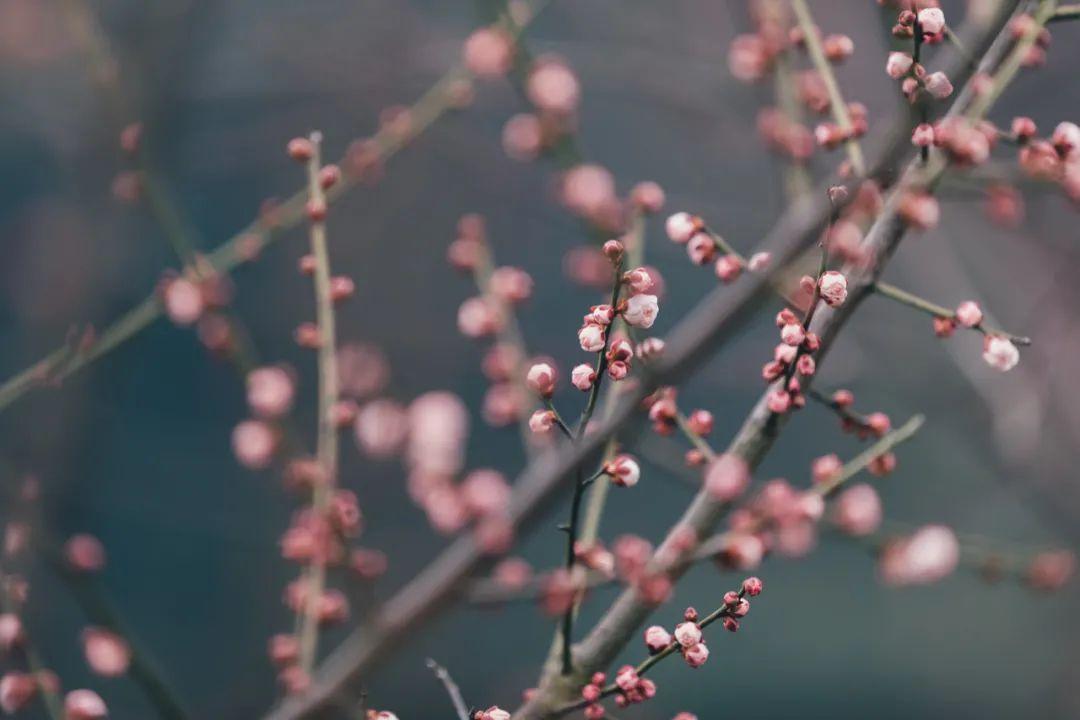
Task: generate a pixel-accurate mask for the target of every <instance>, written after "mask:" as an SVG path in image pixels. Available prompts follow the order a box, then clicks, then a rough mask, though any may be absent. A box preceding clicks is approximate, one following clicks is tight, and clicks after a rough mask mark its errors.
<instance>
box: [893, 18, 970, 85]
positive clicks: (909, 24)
mask: <svg viewBox="0 0 1080 720" xmlns="http://www.w3.org/2000/svg"><path fill="white" fill-rule="evenodd" d="M946 32H947V30H946V24H945V14H944V13H943V12H942V11H941V9H940V8H937V7H928V8H923V9H922V10H920V11H919V12H918V14H916V13H915V12H913V11H911V10H902V11H901V12H900V15H899V17H898V18H897V23H896V25H895V26H894V27H893V35H894V36H896V37H901V38H915V43H916V46H918V45H920V44H924V43H925V44H934V43H938V42H941V41H942V40H943V39H944V38H945V34H946ZM916 35H917V37H916ZM885 72H886V73H887V74H888V76H889V77H891V78H893V79H894V80H899V81H900V89H901V91H902V92H903V93H904V96H905V97H907V98H908V99H909V100H910V101H911V102H915V101H916V100H917V99H918V97H919V95H920V92H921V91H925V92H926V93H927V94H929V95H930V96H931V97H934V98H936V99H938V100H943V99H945V98H947V97H949V96H950V95H952V92H953V85H952V82H950V81H949V77H948V76H947V75H946V74H945V73H943V72H934V73H928V72H927V71H926V68H925V67H923V66H922V65H921V64H920V63H917V62H915V58H914V57H912V56H911V55H909V54H908V53H905V52H899V51H896V52H891V53H889V57H888V59H887V60H886V62H885Z"/></svg>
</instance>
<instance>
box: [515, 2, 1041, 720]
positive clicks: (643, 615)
mask: <svg viewBox="0 0 1080 720" xmlns="http://www.w3.org/2000/svg"><path fill="white" fill-rule="evenodd" d="M1008 15H1009V13H1007V12H1001V13H999V15H998V17H997V18H996V19H995V22H994V23H992V25H991V27H990V29H989V30H990V31H989V32H986V33H985V34H984V35H983V37H981V38H980V39H979V41H978V42H977V43H975V44H976V46H978V47H979V48H980V54H981V53H983V52H985V53H986V57H984V61H983V63H982V66H983V68H984V69H987V68H992V67H996V66H997V64H998V60H999V58H1001V57H1005V61H1004V64H1003V68H1004V69H1005V70H1004V72H1005V77H1011V75H1010V74H1009V68H1010V67H1011V65H1012V61H1013V59H1014V57H1015V55H1014V54H1015V52H1017V51H1019V50H1024V49H1025V48H1024V47H1023V42H1021V43H1018V44H1017V47H1016V48H1014V51H1013V52H1014V54H1010V55H1008V56H1006V53H1007V51H1008V50H1009V47H1010V45H1011V43H1010V42H1009V37H1008V33H1007V32H1002V33H1001V34H1000V35H999V36H998V37H997V40H996V42H994V43H993V45H991V41H992V40H993V38H994V37H995V35H997V34H998V32H999V31H1000V30H1001V28H1002V27H1004V24H1005V21H1006V19H1007V17H1008ZM960 72H961V73H962V72H963V70H961V71H960ZM956 75H957V74H954V76H956ZM972 95H973V93H972V91H971V89H970V86H968V87H966V88H965V90H964V92H962V93H961V94H960V96H959V97H958V98H957V100H956V102H955V103H954V104H953V106H952V108H951V110H950V114H951V115H954V116H955V115H960V114H961V112H969V113H970V111H969V108H968V101H969V98H971V97H972ZM975 107H976V108H977V113H976V114H981V113H982V112H984V111H985V109H986V108H987V107H989V106H988V105H983V104H979V105H976V106H975ZM944 168H945V163H944V161H943V160H941V159H940V158H937V159H936V162H932V163H929V164H923V163H920V162H919V161H917V160H913V161H911V162H910V163H909V164H908V167H907V169H906V170H905V172H904V174H903V175H902V177H901V179H900V181H899V183H898V184H897V187H896V188H894V190H893V191H892V192H891V193H890V194H889V197H888V199H887V201H886V203H885V206H884V209H883V211H882V214H881V215H880V216H879V218H878V219H877V220H876V221H875V223H874V225H873V226H872V227H871V229H870V230H869V232H868V233H867V236H866V239H865V242H864V249H865V250H866V251H867V257H868V258H869V262H867V263H866V264H865V266H861V267H852V268H848V293H849V294H848V299H847V302H846V303H844V304H843V305H842V306H840V307H837V308H833V307H828V306H826V307H822V308H821V309H820V311H819V312H817V313H816V315H815V317H814V319H813V323H812V325H811V329H812V330H813V331H814V332H815V333H816V334H817V335H818V337H819V338H820V339H821V348H820V350H819V354H818V361H819V363H820V362H821V360H822V359H823V358H824V356H825V355H826V354H827V352H828V350H829V348H830V347H831V345H832V343H833V341H834V339H835V338H836V336H837V333H838V332H839V331H840V329H841V328H842V327H843V326H844V325H845V324H846V322H847V320H848V319H850V317H851V316H852V314H853V313H854V312H855V310H856V309H857V308H858V306H859V304H860V303H861V301H862V300H863V299H864V298H865V297H866V296H867V295H868V294H869V292H870V291H871V288H872V286H873V283H874V282H875V281H876V279H877V277H878V275H880V273H881V271H882V270H883V269H884V267H885V266H886V265H887V263H888V261H889V259H890V257H891V256H892V254H893V252H894V251H895V250H896V247H897V246H898V245H899V243H900V240H901V239H902V238H903V235H904V232H905V230H906V226H905V224H904V222H903V220H902V219H901V217H900V213H899V205H900V203H901V201H902V199H903V197H904V194H905V193H906V192H908V191H909V190H910V189H912V188H929V187H932V186H933V184H934V182H935V181H936V179H937V178H938V177H939V176H940V175H941V174H942V172H943V171H944ZM785 264H786V263H785ZM807 381H808V382H809V378H808V379H807ZM777 386H779V382H778V383H777ZM771 389H772V388H771V387H770V388H769V389H768V390H766V392H765V393H764V394H763V395H762V397H761V399H760V400H759V401H758V403H757V405H756V406H755V407H754V409H753V410H752V411H751V413H750V415H749V416H748V417H747V419H746V420H745V422H744V423H743V426H742V428H741V429H740V431H739V432H738V434H737V435H736V436H735V439H734V440H733V441H732V443H731V444H730V445H729V447H728V449H727V452H728V453H730V454H732V455H734V456H738V457H739V458H741V459H742V460H743V461H745V462H746V464H747V465H748V466H749V467H750V468H751V469H752V468H754V467H756V466H757V465H758V463H760V462H761V460H762V459H763V458H764V456H765V454H766V453H767V452H768V450H769V449H770V448H771V447H772V444H773V442H774V441H775V439H776V437H777V436H778V434H779V431H780V428H781V426H782V425H783V424H784V422H785V421H786V419H787V416H786V415H777V414H775V413H773V412H771V411H770V410H769V408H768V404H767V397H768V394H769V391H770V390H771ZM727 509H728V505H727V504H726V503H722V502H719V501H717V500H715V499H714V498H712V497H711V496H710V494H709V493H708V492H707V491H706V490H705V489H702V490H700V491H699V492H698V493H697V495H696V496H695V498H694V500H693V501H692V502H691V504H690V506H689V508H688V509H687V510H686V512H685V513H684V514H683V516H682V517H681V518H680V519H679V521H678V522H677V523H676V524H675V525H674V526H673V531H672V533H671V534H669V536H668V538H667V539H666V540H665V541H664V543H663V544H662V545H661V546H660V548H659V549H658V550H657V552H656V554H655V555H654V557H653V560H652V561H651V563H650V568H651V570H652V571H654V572H663V573H665V574H667V575H668V576H669V577H671V578H672V580H677V579H678V578H679V577H680V576H681V575H682V574H683V573H684V572H685V571H686V570H687V568H688V567H689V565H690V563H691V562H692V560H693V557H692V556H688V555H686V554H680V553H677V552H673V549H674V547H676V544H677V543H678V541H679V538H680V537H681V536H682V535H683V533H684V532H685V531H686V530H687V529H689V530H691V531H693V532H694V533H695V534H696V535H697V537H706V536H708V534H709V533H710V532H711V531H712V529H713V528H714V527H715V525H716V524H717V522H718V521H719V519H720V517H721V516H722V514H723V513H724V512H725V511H726V510H727ZM676 530H678V532H676ZM673 556H674V557H675V559H674V560H662V558H671V557H673ZM652 609H653V608H652V606H651V605H650V604H649V603H647V602H645V601H644V600H643V599H642V598H641V597H640V596H639V595H638V593H637V591H636V590H634V589H628V590H626V591H624V592H623V593H622V594H621V595H620V596H619V597H618V598H617V599H616V600H615V602H614V603H613V604H612V605H611V606H610V607H609V608H608V610H607V612H605V613H604V614H603V615H602V616H601V620H600V621H599V623H598V624H597V625H596V627H595V628H594V629H593V631H592V632H591V633H590V634H589V635H588V636H587V637H586V638H585V639H584V640H582V641H581V642H580V643H579V644H578V645H577V646H576V647H575V648H574V666H575V668H576V669H577V671H578V672H577V674H576V675H572V676H569V677H566V676H553V675H551V674H550V673H549V674H547V675H546V676H545V677H543V678H542V680H541V684H540V687H539V689H538V691H537V692H536V693H535V694H534V695H533V696H532V697H531V698H530V700H529V701H528V702H526V703H525V705H523V706H522V707H521V708H520V709H519V710H518V711H517V712H516V713H515V714H514V717H515V719H516V720H539V719H541V718H550V717H554V716H556V714H557V713H558V712H559V710H560V708H562V707H563V706H564V705H565V704H566V703H567V702H568V701H569V700H570V699H572V698H573V697H574V696H575V695H576V693H577V692H578V690H579V689H580V687H581V686H582V685H583V684H584V680H585V678H587V677H588V676H589V675H590V674H591V673H592V672H595V671H597V670H599V669H601V668H604V667H607V666H608V665H609V664H610V663H611V662H612V661H613V660H614V659H615V657H616V656H617V655H618V653H619V651H621V650H622V648H623V647H624V646H625V644H626V643H627V642H628V640H629V638H630V637H631V636H632V635H633V633H634V631H635V630H636V628H638V627H639V626H640V625H641V624H642V623H643V622H644V621H645V620H646V619H647V617H648V615H649V613H650V612H651V611H652Z"/></svg>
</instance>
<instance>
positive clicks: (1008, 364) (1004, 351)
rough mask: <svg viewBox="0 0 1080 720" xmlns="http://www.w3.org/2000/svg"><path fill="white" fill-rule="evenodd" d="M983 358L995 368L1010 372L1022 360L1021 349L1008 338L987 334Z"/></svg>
mask: <svg viewBox="0 0 1080 720" xmlns="http://www.w3.org/2000/svg"><path fill="white" fill-rule="evenodd" d="M983 360H985V361H986V364H987V365H989V366H990V367H992V368H994V369H995V370H1000V371H1001V372H1008V371H1009V370H1012V369H1013V368H1014V367H1016V364H1017V363H1018V362H1020V351H1019V350H1018V349H1017V348H1016V346H1015V345H1013V344H1012V342H1011V341H1010V340H1008V339H1007V338H1003V337H998V336H996V335H995V336H987V337H986V339H985V340H984V342H983Z"/></svg>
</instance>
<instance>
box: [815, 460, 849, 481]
mask: <svg viewBox="0 0 1080 720" xmlns="http://www.w3.org/2000/svg"><path fill="white" fill-rule="evenodd" d="M843 466H844V464H843V463H842V462H840V458H839V457H838V456H837V455H836V453H831V454H829V455H822V456H821V457H819V458H817V459H816V460H814V462H813V463H812V464H811V466H810V474H811V476H812V478H813V480H814V484H815V485H824V484H826V483H829V482H831V481H832V480H833V479H834V478H835V477H836V475H837V474H838V473H839V472H840V469H841V468H842V467H843Z"/></svg>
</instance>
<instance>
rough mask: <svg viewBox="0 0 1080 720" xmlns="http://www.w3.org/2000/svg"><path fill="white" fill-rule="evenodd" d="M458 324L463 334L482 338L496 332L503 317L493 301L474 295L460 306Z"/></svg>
mask: <svg viewBox="0 0 1080 720" xmlns="http://www.w3.org/2000/svg"><path fill="white" fill-rule="evenodd" d="M457 325H458V330H459V331H460V332H461V334H462V335H465V336H466V337H471V338H480V337H484V336H485V335H492V334H494V333H495V332H496V331H497V330H498V329H499V327H500V326H501V325H502V318H501V317H500V313H499V312H498V310H497V309H496V308H495V307H494V305H493V303H492V302H489V301H488V300H487V299H485V298H482V297H472V298H469V299H468V300H466V301H465V302H463V303H461V307H460V308H458V315H457Z"/></svg>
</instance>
